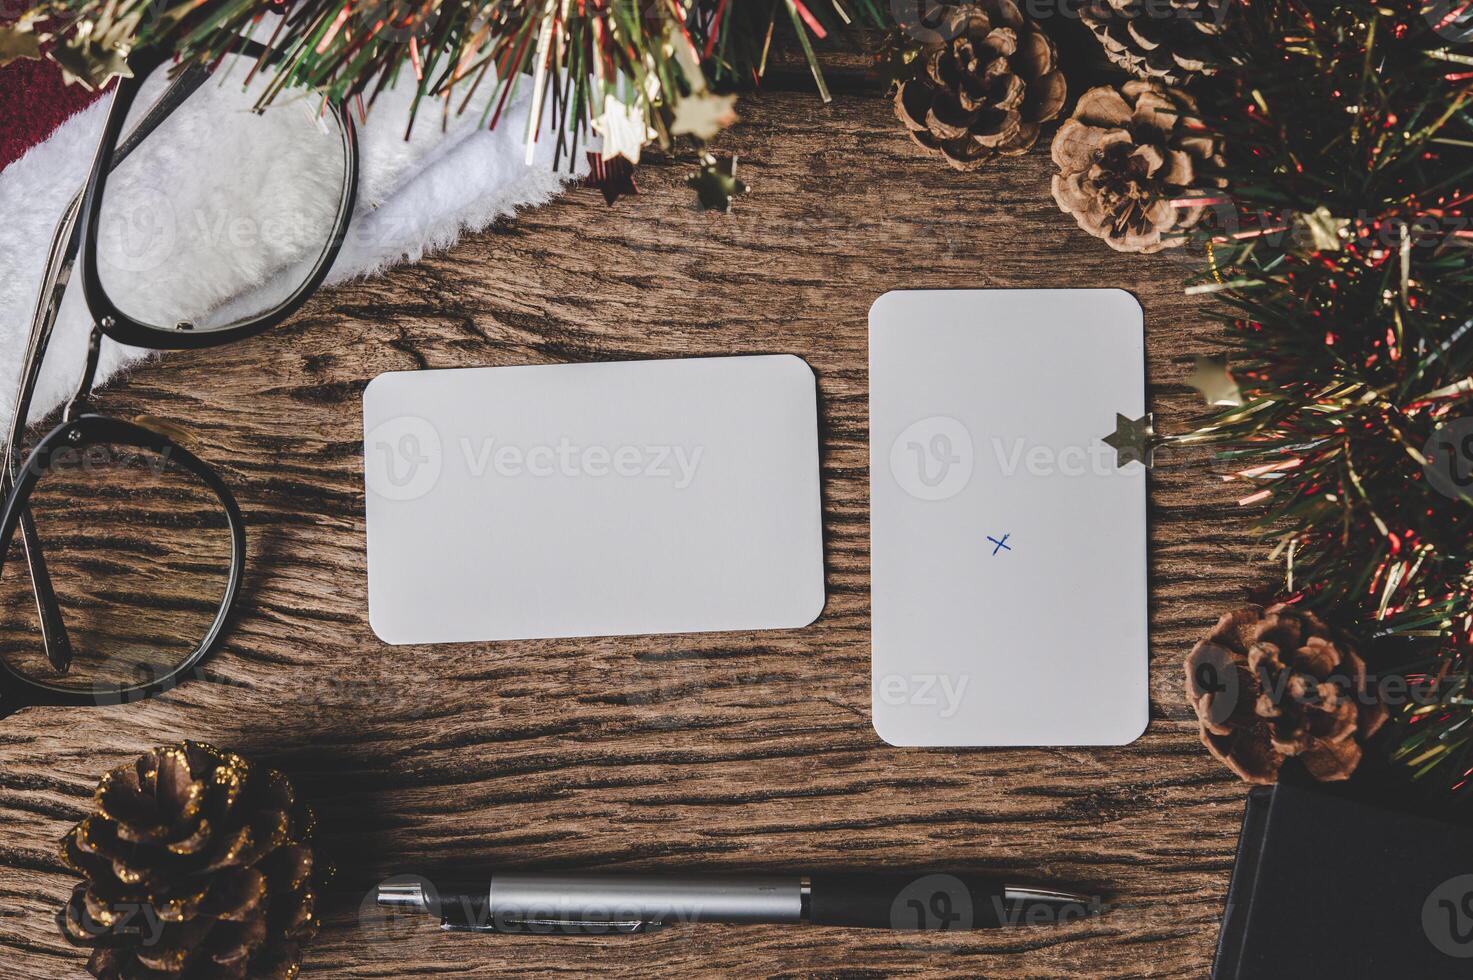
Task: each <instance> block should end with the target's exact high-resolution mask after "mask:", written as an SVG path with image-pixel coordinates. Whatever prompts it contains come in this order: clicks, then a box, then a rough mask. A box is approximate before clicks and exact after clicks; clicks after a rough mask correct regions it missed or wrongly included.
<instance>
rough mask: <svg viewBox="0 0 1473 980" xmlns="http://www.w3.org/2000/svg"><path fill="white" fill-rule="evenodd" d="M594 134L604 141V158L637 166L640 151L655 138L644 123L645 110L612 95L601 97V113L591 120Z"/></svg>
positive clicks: (648, 125)
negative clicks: (624, 161) (602, 98)
mask: <svg viewBox="0 0 1473 980" xmlns="http://www.w3.org/2000/svg"><path fill="white" fill-rule="evenodd" d="M592 125H593V131H594V132H595V133H597V134H598V135H600V136H602V137H603V141H604V148H603V158H604V159H605V160H612V159H614V158H615V157H622V158H623V159H625V160H627V161H628V162H630V163H638V162H639V151H640V150H642V149H643V148H644V145H645V144H646V143H648V142H649V141H650V140H651V139H652V138H653V137H654V135H655V130H654V127H652V126H650V124H649V123H648V122H646V121H645V109H644V107H643V106H641V105H639V104H637V103H635V104H630V103H625V102H621V101H619V100H618V99H616V98H615V97H614V96H612V95H606V96H604V108H603V112H602V113H601V114H600V115H598V116H595V117H594V119H593V124H592Z"/></svg>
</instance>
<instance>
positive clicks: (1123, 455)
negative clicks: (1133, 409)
mask: <svg viewBox="0 0 1473 980" xmlns="http://www.w3.org/2000/svg"><path fill="white" fill-rule="evenodd" d="M1101 441H1102V442H1103V443H1104V444H1105V445H1107V446H1110V447H1111V448H1112V449H1114V450H1115V465H1116V466H1117V467H1124V466H1126V465H1128V464H1130V463H1140V464H1142V465H1143V466H1146V467H1150V465H1151V464H1152V462H1153V461H1154V456H1155V454H1156V446H1157V445H1158V444H1159V443H1160V442H1161V441H1162V440H1159V439H1157V438H1156V426H1155V416H1153V415H1152V414H1151V413H1150V412H1147V413H1146V414H1145V415H1142V416H1141V417H1140V418H1138V419H1131V418H1126V417H1125V416H1124V415H1121V414H1120V413H1119V412H1116V413H1115V431H1114V432H1112V433H1110V434H1109V435H1107V436H1103V437H1102V438H1101Z"/></svg>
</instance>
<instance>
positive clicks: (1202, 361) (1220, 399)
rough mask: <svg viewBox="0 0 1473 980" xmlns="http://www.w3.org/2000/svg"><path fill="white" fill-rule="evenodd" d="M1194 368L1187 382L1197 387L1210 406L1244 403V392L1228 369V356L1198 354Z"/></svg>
mask: <svg viewBox="0 0 1473 980" xmlns="http://www.w3.org/2000/svg"><path fill="white" fill-rule="evenodd" d="M1193 360H1194V366H1193V368H1192V376H1191V377H1190V378H1188V379H1187V384H1189V385H1191V386H1192V387H1193V388H1196V389H1197V392H1198V394H1200V395H1201V396H1202V400H1203V401H1204V402H1205V403H1206V404H1207V405H1208V406H1209V407H1212V406H1223V405H1230V406H1234V407H1236V406H1238V405H1241V404H1243V393H1242V392H1241V391H1240V390H1239V389H1238V382H1237V381H1236V380H1235V379H1234V378H1233V374H1232V372H1231V371H1229V370H1228V361H1227V358H1226V357H1205V356H1203V355H1200V354H1199V355H1197V357H1196V358H1194V359H1193Z"/></svg>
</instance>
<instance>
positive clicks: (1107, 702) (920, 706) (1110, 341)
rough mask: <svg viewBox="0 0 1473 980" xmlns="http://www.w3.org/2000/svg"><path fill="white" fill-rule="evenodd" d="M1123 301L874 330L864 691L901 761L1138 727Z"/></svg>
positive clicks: (1101, 741)
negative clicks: (1116, 438)
mask: <svg viewBox="0 0 1473 980" xmlns="http://www.w3.org/2000/svg"><path fill="white" fill-rule="evenodd" d="M1143 334H1144V325H1143V320H1142V313H1141V308H1140V305H1139V304H1138V303H1137V302H1136V300H1135V298H1134V297H1133V296H1131V295H1130V294H1129V293H1127V292H1125V291H1123V290H1118V289H1050V290H938V291H913V292H892V293H887V294H885V295H884V296H882V297H880V299H879V300H877V301H876V302H875V304H874V306H873V307H872V308H871V310H870V323H869V341H870V522H871V565H872V567H871V581H872V584H871V606H872V615H873V637H872V643H873V647H872V652H873V659H872V677H871V681H872V686H873V719H874V726H875V729H876V731H877V732H878V733H879V734H880V736H881V737H882V738H884V739H885V740H886V741H887V742H890V743H891V744H894V745H930V746H943V745H944V746H1004V745H1017V746H1022V745H1119V744H1124V743H1127V742H1131V741H1133V740H1135V739H1136V738H1137V737H1139V736H1140V735H1141V734H1142V732H1144V730H1145V728H1146V723H1147V718H1148V714H1149V694H1148V644H1147V592H1146V471H1145V468H1144V467H1143V466H1142V465H1141V464H1140V463H1138V462H1131V463H1128V464H1126V465H1125V466H1123V467H1121V466H1119V465H1117V458H1116V453H1115V450H1114V449H1113V448H1111V447H1110V446H1109V445H1106V444H1105V443H1104V442H1103V441H1102V440H1103V438H1104V437H1105V436H1107V435H1109V434H1111V433H1112V432H1113V431H1114V429H1115V425H1116V414H1117V413H1119V414H1121V415H1125V416H1128V417H1129V418H1132V419H1135V418H1139V417H1140V416H1142V415H1143V414H1144V413H1145V404H1144V401H1145V364H1144V361H1145V357H1144V337H1143Z"/></svg>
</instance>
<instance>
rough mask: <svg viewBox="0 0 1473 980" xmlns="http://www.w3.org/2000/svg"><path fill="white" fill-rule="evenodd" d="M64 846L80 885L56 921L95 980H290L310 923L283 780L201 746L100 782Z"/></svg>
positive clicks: (304, 815) (151, 756)
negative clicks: (85, 955) (86, 956)
mask: <svg viewBox="0 0 1473 980" xmlns="http://www.w3.org/2000/svg"><path fill="white" fill-rule="evenodd" d="M93 807H94V810H95V812H94V813H93V814H92V815H91V816H89V817H87V818H86V819H85V820H83V821H82V822H81V823H80V824H78V825H77V826H76V827H75V828H74V829H73V830H72V831H71V832H70V833H69V834H67V836H66V838H65V839H64V840H63V841H62V846H61V857H62V860H63V861H64V862H65V863H66V864H67V866H68V867H70V868H72V869H73V870H75V871H76V872H78V873H79V874H81V875H82V876H83V877H84V878H86V879H87V880H86V881H85V882H84V883H82V884H80V885H78V886H77V887H76V890H75V891H74V892H73V893H72V898H71V901H70V902H69V903H68V904H67V907H66V908H65V909H64V910H63V911H62V913H61V915H60V916H59V917H58V921H59V923H60V925H61V929H62V933H63V935H65V936H66V938H67V939H68V940H70V941H71V942H73V943H75V944H77V945H80V946H85V947H90V948H91V949H92V951H93V952H92V957H91V959H90V960H89V961H88V963H87V969H88V970H89V971H90V972H91V973H92V975H93V976H95V977H98V978H99V980H167V978H171V977H177V978H180V980H185V978H195V977H199V978H206V977H208V978H217V977H218V978H226V977H241V978H244V977H251V978H258V977H259V978H270V977H279V978H287V980H289V978H294V977H296V976H297V975H298V973H299V972H300V969H301V957H302V945H303V944H304V943H306V942H307V941H308V940H310V939H311V938H312V937H313V936H314V935H316V933H317V930H318V927H319V922H318V920H317V916H316V911H315V904H316V892H315V891H314V888H313V878H314V871H315V870H316V868H315V861H314V858H313V853H312V834H313V827H314V822H313V817H312V814H311V811H310V810H308V809H307V808H305V807H303V806H301V805H300V804H298V803H297V802H296V799H295V795H294V793H293V791H292V787H291V784H290V783H288V782H287V780H286V777H284V776H282V775H281V773H279V772H275V771H274V770H271V769H263V768H260V767H257V766H253V765H251V764H250V763H249V762H247V761H246V760H244V759H242V758H241V757H239V756H237V755H231V754H229V753H223V752H220V751H219V750H217V749H214V748H211V747H210V746H208V745H201V744H199V743H197V742H184V743H183V744H180V745H173V746H166V747H163V748H158V749H154V750H152V751H150V752H148V753H145V754H144V755H143V756H142V757H141V758H140V759H138V760H137V761H136V762H134V763H132V764H130V765H126V766H122V767H121V768H118V769H114V770H113V771H112V772H109V773H108V774H107V775H106V776H104V777H103V778H102V781H101V783H100V784H99V785H98V787H97V792H96V795H95V796H94V798H93Z"/></svg>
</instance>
